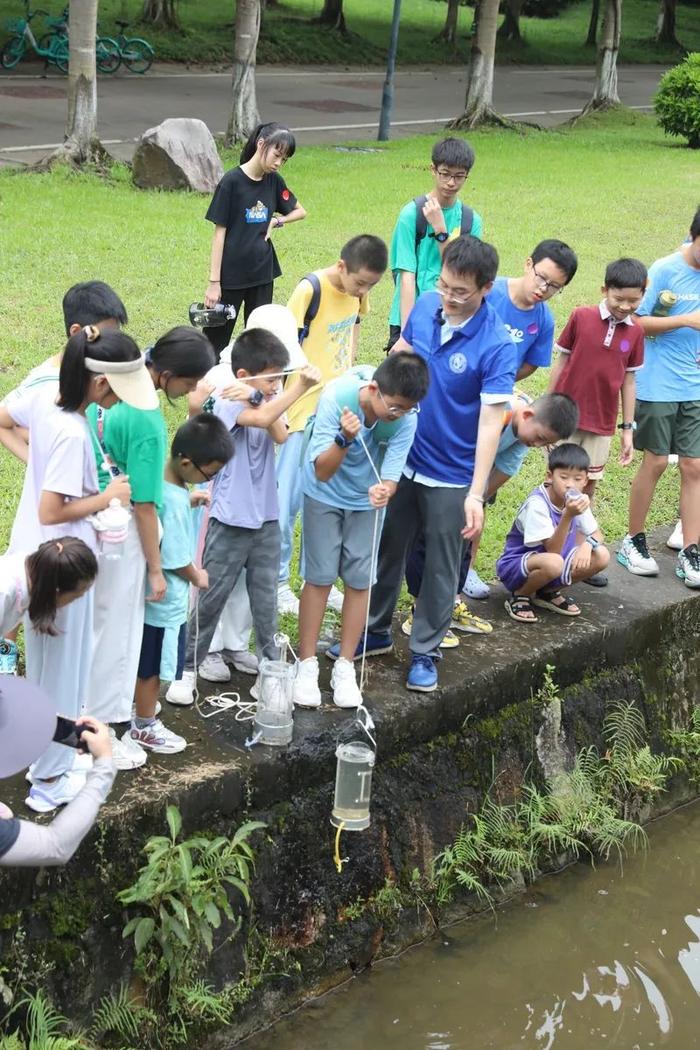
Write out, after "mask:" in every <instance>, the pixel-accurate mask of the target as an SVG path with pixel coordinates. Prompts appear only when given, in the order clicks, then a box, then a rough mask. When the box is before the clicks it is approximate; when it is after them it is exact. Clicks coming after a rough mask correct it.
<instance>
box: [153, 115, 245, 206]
mask: <svg viewBox="0 0 700 1050" xmlns="http://www.w3.org/2000/svg"><path fill="white" fill-rule="evenodd" d="M132 163H133V170H132V177H133V180H134V183H135V184H136V185H137V186H139V187H140V188H141V189H145V190H146V189H147V190H150V189H157V190H198V191H199V192H200V193H213V192H214V190H215V189H216V186H217V184H218V182H219V180H220V179H221V177H222V175H223V174H224V169H223V166H222V164H221V160H220V158H219V154H218V153H217V150H216V144H215V142H214V136H213V135H212V133H211V131H210V130H209V128H208V127H207V126H206V124H205V123H204V121H203V120H194V119H191V118H189V117H175V118H171V119H170V120H164V121H163V123H162V124H158V126H157V127H155V128H149V129H148V131H146V132H144V134H143V135H142V136H141V138H140V139H139V141H138V143H137V146H136V151H135V153H134V159H133V162H132Z"/></svg>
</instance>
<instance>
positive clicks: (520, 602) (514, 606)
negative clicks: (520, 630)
mask: <svg viewBox="0 0 700 1050" xmlns="http://www.w3.org/2000/svg"><path fill="white" fill-rule="evenodd" d="M505 607H506V612H507V613H508V615H509V616H510V618H511V620H515V621H516V622H517V623H537V617H536V616H535V610H534V609H533V608H532V601H531V599H530V598H528V597H527V596H526V595H524V594H512V595H511V596H510V598H506V601H505ZM525 612H529V613H532V615H531V616H523V615H522V614H523V613H525Z"/></svg>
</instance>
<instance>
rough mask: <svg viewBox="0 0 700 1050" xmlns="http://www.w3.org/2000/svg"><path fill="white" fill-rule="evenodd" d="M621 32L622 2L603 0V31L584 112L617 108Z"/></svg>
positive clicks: (618, 101)
mask: <svg viewBox="0 0 700 1050" xmlns="http://www.w3.org/2000/svg"><path fill="white" fill-rule="evenodd" d="M621 32H622V0H605V13H604V15H603V29H602V34H601V39H600V44H599V45H598V62H597V64H596V73H595V89H594V91H593V98H592V99H591V101H590V102H589V104H588V106H586V109H585V110H584V113H585V112H586V111H587V110H589V109H606V108H607V107H608V106H619V104H620V96H619V95H618V93H617V55H618V52H619V50H620V34H621Z"/></svg>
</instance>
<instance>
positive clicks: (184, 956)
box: [118, 806, 265, 998]
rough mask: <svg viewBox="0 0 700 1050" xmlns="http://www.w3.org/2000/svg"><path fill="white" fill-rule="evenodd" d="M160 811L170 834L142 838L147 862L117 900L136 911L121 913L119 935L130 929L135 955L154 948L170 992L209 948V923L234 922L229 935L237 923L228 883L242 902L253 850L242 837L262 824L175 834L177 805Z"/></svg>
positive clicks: (177, 830)
mask: <svg viewBox="0 0 700 1050" xmlns="http://www.w3.org/2000/svg"><path fill="white" fill-rule="evenodd" d="M166 818H167V822H168V828H169V831H170V837H166V836H155V837H153V838H151V839H149V840H148V842H147V843H146V845H145V847H144V852H145V853H146V856H147V858H148V859H147V862H146V864H145V865H144V866H143V867H142V868H141V870H140V871H139V876H138V879H137V880H136V882H135V883H134V884H133V886H129V887H128V888H127V889H125V890H122V891H121V893H119V894H118V900H120V901H121V902H122V903H123V904H126V905H132V906H134V905H135V906H137V907H138V908H139V911H140V914H138V915H135V916H134V917H133V918H131V919H130V920H129V922H128V923H127V924H126V926H125V927H124V930H123V931H122V936H123V937H130V936H133V939H134V948H135V950H136V954H137V957H139V958H140V959H141V960H143V958H144V956H145V953H146V952H149V953H151V961H152V956H153V955H154V954H155V957H156V960H155V961H156V964H160V966H158V976H165V977H167V981H168V997H169V998H171V997H172V996H174V995H175V992H176V989H177V987H178V985H181V984H183V983H186V982H187V980H188V979H189V978H190V977H192V976H193V975H194V974H195V973H196V969H197V967H198V965H199V964H200V962H201V960H202V959H203V957H204V956H205V955H207V954H209V953H210V952H211V951H212V948H213V943H214V941H213V934H214V930H216V929H218V928H219V927H220V926H221V923H222V921H223V919H227V920H228V921H229V922H231V923H233V924H234V929H233V934H232V935H235V934H236V933H237V932H238V930H239V929H240V925H241V921H242V917H241V915H240V913H237V912H235V911H234V909H233V907H232V905H231V902H230V900H229V894H230V891H231V889H233V890H236V891H237V892H238V893H239V894H240V895H241V896H242V897H243V900H244V901H245V904H246V905H249V904H250V887H249V883H250V876H251V871H252V867H253V860H254V854H253V850H252V848H251V846H250V845H249V842H248V839H249V838H250V836H251V835H252V834H253V832H254V831H257V830H258V829H260V828H263V827H265V825H264V824H262V823H260V822H259V821H249V822H248V823H246V824H243V825H242V826H241V827H240V828H238V830H237V831H236V833H235V835H234V836H233V838H232V839H227V838H225V837H224V836H219V837H218V838H215V839H208V838H205V837H204V836H201V835H200V836H194V837H192V838H189V839H185V840H184V841H181V842H178V838H179V835H180V831H181V829H182V818H181V816H180V813H179V811H178V809H177V808H176V807H175V806H168V809H167V811H166ZM144 912H145V914H144ZM142 972H143V973H144V976H146V977H148V976H149V973H150V974H151V975H152V971H151V970H150V967H145V968H144V967H143V966H142Z"/></svg>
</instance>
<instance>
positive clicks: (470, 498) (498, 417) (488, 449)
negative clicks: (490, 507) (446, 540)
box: [462, 402, 503, 540]
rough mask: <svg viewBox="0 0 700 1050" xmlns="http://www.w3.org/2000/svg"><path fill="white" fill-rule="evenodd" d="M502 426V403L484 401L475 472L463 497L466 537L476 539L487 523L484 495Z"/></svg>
mask: <svg viewBox="0 0 700 1050" xmlns="http://www.w3.org/2000/svg"><path fill="white" fill-rule="evenodd" d="M502 429H503V404H497V405H489V404H485V403H483V402H482V405H481V409H480V411H479V430H478V433H477V437H476V455H475V457H474V473H473V475H472V482H471V485H470V486H469V492H468V493H467V497H466V499H465V501H464V521H465V527H464V529H463V530H462V535H463V536H464V538H465V539H468V540H469V539H474V537H476V536H478V535H479V534H480V533H481V530H482V529H483V527H484V502H483V501H484V499H485V496H486V489H487V485H488V481H489V475H490V474H491V468H492V466H493V461H494V459H495V458H496V451H497V449H498V442H499V440H500V437H501V430H502Z"/></svg>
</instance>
